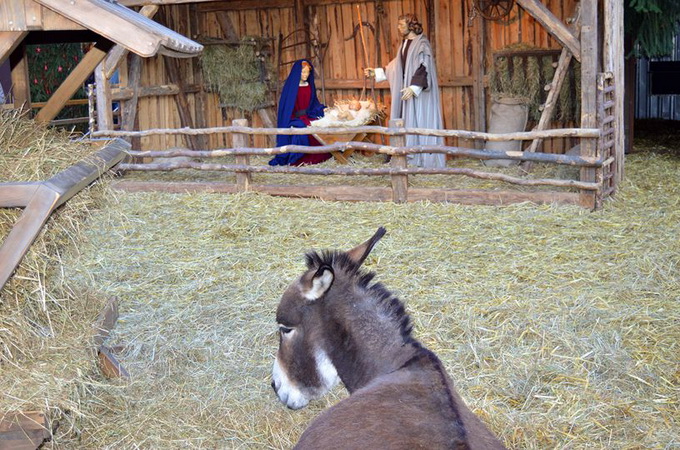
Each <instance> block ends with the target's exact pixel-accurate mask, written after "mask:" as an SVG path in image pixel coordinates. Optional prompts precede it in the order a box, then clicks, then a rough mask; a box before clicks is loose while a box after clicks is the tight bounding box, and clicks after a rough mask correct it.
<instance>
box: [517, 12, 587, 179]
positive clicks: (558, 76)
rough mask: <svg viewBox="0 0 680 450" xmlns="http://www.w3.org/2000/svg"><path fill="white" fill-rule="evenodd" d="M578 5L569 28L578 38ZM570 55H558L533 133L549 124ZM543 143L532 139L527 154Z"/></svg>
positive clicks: (569, 53) (568, 52)
mask: <svg viewBox="0 0 680 450" xmlns="http://www.w3.org/2000/svg"><path fill="white" fill-rule="evenodd" d="M580 13H581V11H580V4H577V5H576V9H575V11H574V16H575V18H574V22H573V23H572V26H571V27H570V28H571V30H572V31H573V32H574V33H575V34H576V35H577V36H580V34H581V31H580V27H581V18H580ZM572 56H573V55H572V54H571V52H570V51H569V49H568V48H566V47H564V48H563V49H562V52H561V53H560V58H559V60H558V61H557V70H555V74H554V76H553V80H552V83H550V85H549V87H550V90H549V92H548V96H547V98H546V100H545V104H544V105H543V111H542V112H541V118H540V119H539V120H538V124H537V125H536V127H534V129H533V131H540V130H545V129H546V128H548V124H549V123H550V120H551V119H552V114H553V111H554V110H555V106H557V100H558V98H559V96H560V91H561V90H562V84H563V83H564V80H565V78H566V77H567V74H568V73H569V64H570V63H571V59H572ZM541 142H543V139H534V141H533V142H532V143H531V145H530V146H529V148H528V149H527V150H526V151H528V152H535V151H536V150H537V148H538V146H539V145H540V144H541ZM529 167H530V164H529V163H528V162H527V163H526V164H524V169H525V170H528V169H529Z"/></svg>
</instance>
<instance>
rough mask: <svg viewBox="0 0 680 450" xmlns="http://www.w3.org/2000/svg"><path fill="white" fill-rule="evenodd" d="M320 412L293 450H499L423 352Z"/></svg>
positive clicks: (439, 368)
mask: <svg viewBox="0 0 680 450" xmlns="http://www.w3.org/2000/svg"><path fill="white" fill-rule="evenodd" d="M415 359H416V361H415V362H412V363H411V365H410V367H405V368H402V369H400V370H398V371H396V372H393V373H391V374H388V375H384V376H382V377H379V378H377V379H375V380H374V381H373V382H372V383H370V384H369V385H367V386H365V387H363V388H361V389H359V390H357V391H355V392H354V393H352V395H351V396H350V397H349V398H346V399H345V400H343V401H341V402H340V403H338V404H337V405H335V406H333V407H332V408H330V409H328V410H327V411H325V412H324V413H322V414H321V415H320V416H319V417H318V418H317V419H316V420H314V421H313V422H312V423H311V424H310V426H309V427H308V428H307V430H306V431H305V432H304V433H303V434H302V436H301V438H300V440H299V442H298V444H297V446H296V447H295V448H296V449H347V450H349V449H395V450H397V449H417V448H422V449H432V450H435V449H454V448H455V449H468V448H469V449H503V448H505V447H504V446H503V444H502V443H501V442H500V441H499V440H498V439H497V438H496V436H495V435H494V434H493V433H491V432H490V431H489V429H488V428H487V427H486V426H485V425H484V424H483V423H482V422H481V420H479V418H478V417H477V416H475V415H474V414H473V413H472V411H470V409H469V408H468V407H467V406H466V405H465V403H464V402H463V400H462V399H461V398H460V396H459V395H458V393H457V392H456V391H455V389H454V388H453V386H452V383H451V380H450V379H449V377H448V376H447V374H446V372H444V370H443V368H442V366H441V363H440V361H439V360H438V359H437V357H436V356H435V355H434V354H432V353H431V352H429V351H428V350H426V349H422V354H421V355H419V356H418V357H416V358H415Z"/></svg>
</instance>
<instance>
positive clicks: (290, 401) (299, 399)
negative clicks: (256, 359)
mask: <svg viewBox="0 0 680 450" xmlns="http://www.w3.org/2000/svg"><path fill="white" fill-rule="evenodd" d="M314 360H315V362H316V371H317V374H318V376H319V378H320V380H321V386H320V387H309V388H305V389H304V391H306V393H305V392H303V390H302V389H300V388H298V387H297V386H296V385H295V384H294V383H293V382H292V381H291V379H290V378H289V377H288V374H287V373H286V371H285V370H284V368H283V367H281V364H280V363H279V358H278V356H277V357H276V359H275V360H274V368H273V369H272V378H273V379H274V390H275V391H276V395H277V396H278V397H279V400H281V403H283V404H285V405H286V406H287V407H289V408H290V409H300V408H304V407H305V406H307V404H308V403H309V401H310V400H312V399H314V398H319V397H321V396H323V395H325V394H326V393H327V392H328V391H330V390H331V389H332V388H333V387H334V386H335V385H336V384H338V382H339V381H340V378H339V377H338V371H337V370H336V369H335V366H334V365H333V363H332V362H331V360H330V358H329V357H328V355H327V354H326V352H324V351H323V350H317V351H316V352H315V354H314Z"/></svg>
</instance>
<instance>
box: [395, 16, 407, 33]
mask: <svg viewBox="0 0 680 450" xmlns="http://www.w3.org/2000/svg"><path fill="white" fill-rule="evenodd" d="M397 29H398V30H399V34H401V35H402V36H403V37H406V36H408V34H409V29H408V24H407V23H406V20H405V19H401V20H399V22H397Z"/></svg>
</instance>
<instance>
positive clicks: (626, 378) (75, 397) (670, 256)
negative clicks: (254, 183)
mask: <svg viewBox="0 0 680 450" xmlns="http://www.w3.org/2000/svg"><path fill="white" fill-rule="evenodd" d="M673 142H675V143H677V140H676V141H673ZM673 145H677V144H673ZM636 150H637V151H636V152H635V153H633V154H631V155H628V157H627V160H626V178H625V181H624V183H623V185H622V186H621V191H620V192H619V194H618V195H617V197H616V199H614V200H612V201H608V202H607V203H606V204H605V207H604V209H603V210H602V211H598V212H589V211H586V210H583V209H580V208H578V207H567V206H535V205H531V204H519V205H514V206H507V207H482V206H461V205H445V204H430V203H416V204H406V205H396V204H392V203H327V202H322V201H316V200H299V199H285V198H274V197H268V196H264V195H258V194H242V195H231V196H225V195H217V194H202V195H196V194H193V195H188V194H185V195H180V194H159V193H140V194H129V193H118V194H116V195H115V197H109V198H108V201H107V202H106V203H103V202H98V203H97V204H96V206H99V207H98V208H96V207H94V206H93V205H95V203H93V205H91V206H92V207H90V208H89V211H88V213H87V220H86V221H85V222H83V223H81V224H80V225H79V226H78V233H77V238H75V237H74V239H72V242H71V245H69V246H65V248H67V251H66V250H65V251H63V252H62V251H61V250H60V253H59V255H60V260H59V261H57V262H55V263H54V264H53V265H54V266H55V268H56V269H57V270H52V271H48V274H47V275H45V277H46V279H45V281H44V283H43V284H42V286H45V288H44V289H43V290H44V291H46V292H50V291H51V289H52V286H53V284H57V285H61V284H64V285H65V286H67V287H68V292H70V296H69V297H68V298H66V297H64V298H63V301H61V300H60V301H59V302H56V303H58V305H59V306H60V307H61V308H62V309H63V310H64V311H66V310H69V308H70V306H68V304H69V303H70V302H71V301H75V299H79V300H80V301H82V300H83V299H84V298H91V299H96V300H92V301H90V302H89V303H87V302H85V306H87V305H89V304H90V303H91V304H93V305H96V306H97V307H99V308H101V306H102V304H103V302H102V300H101V299H102V298H106V297H108V296H112V295H115V296H118V297H119V299H120V302H121V319H120V321H119V323H118V324H117V326H116V329H115V331H114V335H113V336H112V338H111V339H110V341H109V345H111V346H120V348H121V349H122V350H121V352H120V353H119V355H118V356H119V358H120V360H121V361H122V363H123V364H124V366H125V367H126V368H127V370H128V371H129V372H130V374H131V378H130V380H105V379H103V378H102V377H101V376H100V375H99V374H98V373H97V372H96V371H95V370H93V368H92V365H91V364H88V363H87V362H86V361H81V360H78V361H70V360H67V358H65V357H63V356H62V357H61V358H62V361H61V362H60V364H61V366H60V367H58V366H57V364H55V363H53V362H52V360H51V358H52V355H53V354H54V353H57V354H60V355H61V354H69V355H70V354H74V355H75V354H80V355H81V356H85V355H86V352H84V351H83V349H82V347H84V344H83V346H82V347H80V344H81V343H79V342H77V338H78V336H77V335H78V333H75V332H72V331H71V330H69V329H68V328H69V327H73V328H75V329H78V330H80V329H84V327H86V326H89V324H90V323H91V322H92V320H94V319H93V317H94V316H95V315H96V311H94V312H93V311H92V310H93V309H96V308H94V307H90V308H89V309H87V308H86V309H84V310H83V311H82V312H78V313H77V314H74V315H73V316H72V317H71V318H70V320H63V321H62V322H60V327H54V328H55V329H54V334H48V335H46V336H44V337H43V338H42V341H40V342H42V344H41V345H43V346H45V347H51V348H52V350H51V352H47V351H45V352H42V353H36V354H35V355H33V356H37V357H38V358H40V357H43V358H44V359H34V360H29V359H30V358H28V356H31V355H27V357H26V358H25V360H23V361H19V362H16V363H12V362H11V361H12V360H11V359H10V363H9V364H8V363H7V362H5V361H3V363H2V364H3V365H0V369H2V372H0V382H1V383H2V386H3V396H2V397H0V407H2V409H3V410H7V409H8V407H14V408H16V409H26V408H28V407H29V406H33V407H34V408H36V409H40V408H41V407H42V408H43V409H44V408H45V407H46V406H49V407H51V408H52V410H53V414H55V415H58V416H60V420H61V422H62V425H61V426H60V427H59V428H58V429H57V431H56V434H55V436H54V439H53V442H52V443H51V444H49V445H51V446H53V447H54V448H183V447H200V448H275V449H279V448H290V447H291V446H292V445H293V444H294V443H295V441H296V439H297V438H298V436H299V435H300V433H301V432H302V431H303V430H304V429H305V427H306V426H307V424H308V423H309V422H310V420H312V419H313V418H314V417H316V416H317V415H318V414H319V413H320V412H321V411H322V410H324V409H326V408H328V407H329V406H330V405H332V404H333V403H335V402H337V401H338V400H340V399H342V398H343V397H344V396H345V395H346V393H345V392H344V390H343V389H342V387H337V388H336V389H335V390H334V391H333V392H332V393H331V395H330V396H328V397H327V398H325V399H323V400H320V401H316V402H313V403H312V404H310V406H309V407H308V408H306V409H304V410H301V411H291V410H288V409H286V408H285V407H284V406H283V405H281V404H280V403H279V402H278V401H277V400H276V398H275V396H274V393H273V391H272V390H271V388H270V387H269V381H270V370H271V365H272V362H273V354H274V352H275V351H276V346H277V343H278V340H277V336H276V324H275V320H274V311H275V308H276V305H277V303H278V299H279V297H280V295H281V293H282V292H283V290H284V289H285V287H286V286H287V285H288V284H289V283H290V282H291V281H292V280H293V279H294V277H295V276H297V275H299V274H300V273H301V272H302V271H303V269H304V263H303V253H304V252H305V251H306V250H308V249H312V248H314V249H321V248H341V249H342V248H344V249H346V248H349V247H351V246H353V245H355V244H358V243H360V242H363V241H364V240H365V239H367V238H368V237H369V236H370V235H371V234H372V233H373V232H374V231H375V229H376V228H377V227H378V226H379V225H384V226H385V227H386V228H387V230H388V234H387V235H386V236H385V238H383V240H382V241H381V242H380V243H379V244H378V246H377V247H376V248H375V250H374V251H373V253H372V255H371V256H370V257H369V259H368V260H367V262H366V267H367V268H368V269H370V270H373V271H375V272H376V273H377V274H378V275H377V279H378V280H379V281H381V282H383V283H384V284H385V285H386V286H387V287H388V288H390V289H392V290H393V291H394V292H395V293H397V294H398V295H399V296H400V298H401V299H402V300H403V301H404V302H405V304H406V307H407V310H408V311H409V312H410V314H411V317H412V319H413V321H414V333H415V336H416V337H417V338H418V339H419V340H421V341H422V342H423V343H424V344H425V345H426V346H428V347H429V348H431V349H432V350H434V351H435V352H436V353H437V354H438V355H439V357H440V358H441V359H442V361H443V363H444V365H445V366H446V368H447V369H448V371H449V373H450V374H451V376H452V378H453V380H454V382H455V384H456V386H457V388H458V390H459V392H460V393H461V395H462V396H463V397H464V398H465V400H466V401H467V402H468V404H469V405H470V407H471V408H472V409H473V410H474V411H475V412H476V413H477V414H479V415H480V416H481V417H482V419H483V420H484V421H485V422H486V423H487V424H488V425H489V426H490V428H491V429H492V430H493V431H495V432H496V433H497V434H498V435H499V436H500V437H501V439H502V440H503V441H504V442H505V443H506V444H507V445H508V446H509V447H512V448H673V447H677V446H678V445H680V423H679V422H680V412H679V411H678V408H679V405H678V401H679V389H680V359H679V357H678V355H679V354H680V352H679V349H678V341H679V339H680V307H679V306H678V302H679V301H680V271H679V265H680V239H678V236H680V182H679V181H678V180H680V149H679V148H678V147H677V146H676V147H668V146H665V147H658V146H656V145H655V144H654V143H653V142H652V141H650V142H645V146H644V148H642V147H640V148H637V149H636ZM48 230H49V227H48ZM74 236H75V235H74ZM64 280H67V281H64ZM3 294H4V291H3ZM25 295H26V297H27V298H29V299H30V300H31V301H36V300H33V299H38V298H40V294H38V293H37V291H36V292H25ZM47 295H48V294H44V296H47ZM49 295H50V296H52V295H53V294H49ZM48 298H51V297H48ZM58 298H59V299H61V298H62V297H58ZM3 301H5V303H3V305H1V307H2V308H3V310H0V314H2V315H7V314H9V312H8V306H11V305H10V304H9V303H7V302H6V300H4V297H3ZM48 303H50V302H48ZM38 304H39V303H38ZM15 306H16V307H17V308H18V310H19V313H20V314H19V316H21V315H22V314H23V309H22V308H23V305H22V303H21V301H20V300H17V302H15ZM62 309H58V312H52V313H51V314H53V315H58V314H61V313H62ZM68 312H70V313H73V311H72V309H71V310H69V311H68ZM15 315H16V314H15ZM10 317H11V316H10ZM59 317H61V316H59ZM3 319H6V317H2V316H0V320H3ZM53 322H54V320H53ZM0 333H2V331H0ZM62 335H63V337H62ZM0 336H2V334H0ZM79 337H80V338H83V336H82V335H80V336H79ZM84 341H86V340H84ZM79 352H80V353H79ZM17 359H20V358H15V361H16V360H17ZM81 359H84V358H81ZM43 365H44V366H43ZM15 366H16V367H15ZM43 368H44V369H43ZM21 370H22V371H23V372H25V373H29V374H31V375H32V376H33V377H34V379H29V381H30V382H32V383H38V384H39V383H43V385H45V386H47V385H51V384H59V385H60V386H62V389H61V391H60V393H61V395H60V396H54V395H53V396H52V397H49V396H48V395H47V394H46V393H44V392H43V391H39V392H38V394H35V395H34V394H31V393H30V392H28V391H29V389H30V388H31V385H30V384H28V383H27V384H26V386H23V387H22V386H19V385H18V383H13V384H8V380H9V378H8V377H5V376H4V374H5V372H7V371H21ZM72 373H77V376H75V375H74V376H70V375H71V374H72ZM5 386H9V389H5ZM46 399H49V401H47V400H46ZM414 420H417V418H414Z"/></svg>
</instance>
